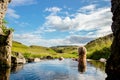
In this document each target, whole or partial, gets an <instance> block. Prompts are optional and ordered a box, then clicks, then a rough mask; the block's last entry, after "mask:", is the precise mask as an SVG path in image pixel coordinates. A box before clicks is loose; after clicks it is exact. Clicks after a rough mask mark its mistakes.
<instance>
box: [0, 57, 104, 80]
mask: <svg viewBox="0 0 120 80" xmlns="http://www.w3.org/2000/svg"><path fill="white" fill-rule="evenodd" d="M78 64H79V63H78V62H77V61H73V60H71V59H65V60H62V61H59V60H48V61H47V60H46V61H41V62H38V63H28V64H25V65H24V67H23V66H22V65H20V66H16V67H15V68H14V69H11V70H12V73H11V75H10V80H97V79H99V80H104V79H105V77H106V74H105V73H104V72H103V71H100V69H98V68H101V67H98V68H97V69H96V67H94V64H97V62H96V63H95V62H88V63H87V67H86V66H82V67H81V66H79V65H78ZM98 64H99V62H98ZM98 64H97V66H101V65H100V64H99V65H98ZM17 67H18V68H17ZM86 68H87V69H86ZM78 71H79V72H78ZM84 71H85V72H84ZM80 72H84V74H80ZM0 80H2V79H0ZM8 80H9V79H8Z"/></svg>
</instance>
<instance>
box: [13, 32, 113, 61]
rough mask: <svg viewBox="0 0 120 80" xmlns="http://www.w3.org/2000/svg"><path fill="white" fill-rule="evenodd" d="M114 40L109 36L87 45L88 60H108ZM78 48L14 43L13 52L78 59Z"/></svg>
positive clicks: (27, 55)
mask: <svg viewBox="0 0 120 80" xmlns="http://www.w3.org/2000/svg"><path fill="white" fill-rule="evenodd" d="M112 40H113V35H112V34H110V35H107V36H104V37H100V38H98V39H96V40H93V41H91V42H89V43H88V44H86V45H85V47H86V48H87V51H88V53H87V58H90V59H96V60H98V59H100V58H108V57H109V55H110V46H111V43H112ZM77 48H78V46H56V47H51V48H47V47H42V46H35V45H32V46H26V45H24V44H21V43H19V42H16V41H13V47H12V51H15V52H21V53H22V54H23V55H24V56H25V57H40V58H42V57H45V56H52V57H54V58H59V57H61V56H63V57H65V58H73V57H74V58H77V57H78V55H77Z"/></svg>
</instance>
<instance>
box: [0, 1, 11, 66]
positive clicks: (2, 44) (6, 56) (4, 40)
mask: <svg viewBox="0 0 120 80" xmlns="http://www.w3.org/2000/svg"><path fill="white" fill-rule="evenodd" d="M10 1H11V0H0V67H10V66H11V46H12V32H11V31H10V30H8V31H7V34H4V33H3V30H2V25H3V22H2V20H3V18H4V16H5V13H6V10H7V6H8V3H9V2H10Z"/></svg>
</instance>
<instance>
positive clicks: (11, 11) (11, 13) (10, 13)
mask: <svg viewBox="0 0 120 80" xmlns="http://www.w3.org/2000/svg"><path fill="white" fill-rule="evenodd" d="M7 17H10V18H15V19H18V18H20V15H18V14H17V13H16V11H15V10H14V9H11V8H8V9H7Z"/></svg>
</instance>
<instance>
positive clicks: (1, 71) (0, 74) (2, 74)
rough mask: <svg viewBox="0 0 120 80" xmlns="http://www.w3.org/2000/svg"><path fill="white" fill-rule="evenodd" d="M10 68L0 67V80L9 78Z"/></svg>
mask: <svg viewBox="0 0 120 80" xmlns="http://www.w3.org/2000/svg"><path fill="white" fill-rule="evenodd" d="M9 77H10V68H7V69H6V68H0V80H9Z"/></svg>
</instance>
